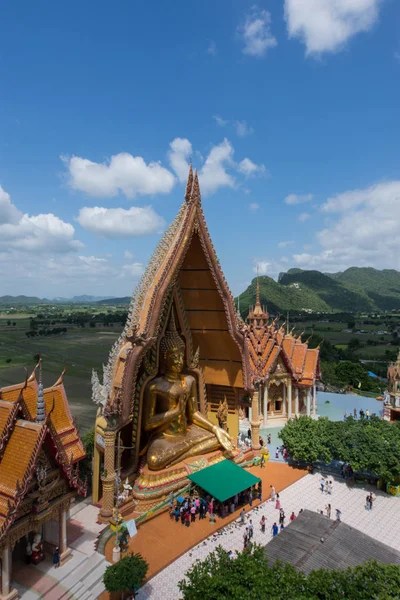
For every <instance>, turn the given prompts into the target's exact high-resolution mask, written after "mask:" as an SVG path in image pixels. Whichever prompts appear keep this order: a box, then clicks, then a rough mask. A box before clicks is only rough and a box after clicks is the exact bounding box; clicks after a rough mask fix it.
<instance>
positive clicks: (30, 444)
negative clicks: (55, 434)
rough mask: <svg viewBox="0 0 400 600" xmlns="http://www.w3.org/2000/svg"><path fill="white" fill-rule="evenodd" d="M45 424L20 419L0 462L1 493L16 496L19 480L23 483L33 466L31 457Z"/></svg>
mask: <svg viewBox="0 0 400 600" xmlns="http://www.w3.org/2000/svg"><path fill="white" fill-rule="evenodd" d="M42 427H43V425H41V424H39V423H31V422H29V421H23V420H21V419H20V420H18V421H17V422H16V423H15V427H14V430H13V432H12V434H11V436H10V439H9V440H8V443H7V445H6V448H5V450H4V454H3V457H2V460H1V462H0V493H2V494H4V495H6V496H11V497H12V498H14V497H15V495H16V491H17V481H19V483H20V484H22V483H23V481H24V480H25V478H26V477H27V475H28V473H29V470H30V468H31V459H32V457H33V455H34V452H35V449H36V444H37V442H38V440H39V437H40V433H41V432H42Z"/></svg>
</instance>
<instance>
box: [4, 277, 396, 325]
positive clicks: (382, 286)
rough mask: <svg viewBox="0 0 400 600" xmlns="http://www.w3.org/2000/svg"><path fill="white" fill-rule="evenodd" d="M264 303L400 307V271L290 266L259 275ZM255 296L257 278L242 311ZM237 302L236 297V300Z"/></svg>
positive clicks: (285, 307) (26, 301)
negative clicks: (328, 270) (327, 270)
mask: <svg viewBox="0 0 400 600" xmlns="http://www.w3.org/2000/svg"><path fill="white" fill-rule="evenodd" d="M259 282H260V293H261V302H262V303H263V304H266V305H267V307H268V310H270V311H271V312H285V311H310V312H371V311H382V310H394V309H400V272H399V271H395V270H394V269H384V270H383V271H378V270H377V269H373V268H371V267H368V268H359V267H351V268H350V269H347V270H346V271H343V272H340V273H321V272H320V271H303V270H302V269H290V270H289V271H288V272H287V273H281V274H280V275H279V278H278V281H275V280H274V279H271V278H270V277H266V276H262V277H259ZM255 297H256V279H253V281H252V282H251V284H250V285H249V287H248V288H247V290H245V291H244V292H243V293H242V294H240V310H241V313H242V315H243V316H245V315H247V311H248V308H249V306H250V305H253V304H254V302H255ZM130 301H131V298H130V297H129V296H125V297H123V298H110V297H106V296H103V297H101V296H100V297H99V296H86V295H82V296H74V297H73V298H53V299H52V300H48V299H46V298H44V299H41V298H36V297H29V296H1V297H0V306H1V305H2V306H4V305H8V306H23V305H25V306H32V305H37V304H55V303H60V304H68V303H82V304H89V303H96V304H101V305H107V304H112V305H121V306H122V305H127V304H129V303H130ZM236 302H237V299H236Z"/></svg>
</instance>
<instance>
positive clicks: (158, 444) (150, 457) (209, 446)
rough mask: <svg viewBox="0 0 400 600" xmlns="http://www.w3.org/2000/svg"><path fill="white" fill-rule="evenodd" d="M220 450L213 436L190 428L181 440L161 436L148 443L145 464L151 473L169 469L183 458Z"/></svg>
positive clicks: (207, 432) (197, 428) (194, 427)
mask: <svg viewBox="0 0 400 600" xmlns="http://www.w3.org/2000/svg"><path fill="white" fill-rule="evenodd" d="M218 448H220V444H219V442H218V440H217V438H216V437H215V435H214V434H213V433H211V432H209V431H205V430H204V429H200V428H199V427H196V426H192V427H191V428H190V429H189V430H188V431H187V434H186V435H185V436H184V437H183V438H182V437H181V436H179V438H175V439H174V438H173V437H170V436H169V437H168V438H166V437H165V436H161V437H159V438H157V439H155V440H153V441H152V442H150V445H149V449H148V451H147V464H148V466H149V469H151V470H152V471H158V470H160V469H165V468H166V467H170V466H172V465H174V464H176V463H178V462H180V461H181V460H183V459H184V458H188V457H190V456H197V455H198V454H206V453H207V452H212V451H213V450H217V449H218Z"/></svg>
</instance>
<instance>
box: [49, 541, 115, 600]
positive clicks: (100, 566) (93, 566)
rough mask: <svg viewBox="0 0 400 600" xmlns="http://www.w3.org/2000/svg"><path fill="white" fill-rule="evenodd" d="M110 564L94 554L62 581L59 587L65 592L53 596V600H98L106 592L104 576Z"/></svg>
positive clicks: (97, 554)
mask: <svg viewBox="0 0 400 600" xmlns="http://www.w3.org/2000/svg"><path fill="white" fill-rule="evenodd" d="M107 566H108V563H107V561H106V559H105V557H104V556H103V555H102V554H99V553H98V552H95V553H94V554H92V556H89V557H88V558H86V560H84V562H83V563H81V564H80V566H79V567H78V568H73V569H72V570H71V571H70V572H69V574H68V575H66V577H64V578H63V579H61V581H60V582H59V584H58V585H59V587H62V588H64V590H65V592H64V593H61V594H60V595H53V594H52V599H53V600H96V599H97V598H98V597H99V596H100V594H102V593H103V592H104V591H105V587H104V584H103V575H104V571H105V570H106V567H107Z"/></svg>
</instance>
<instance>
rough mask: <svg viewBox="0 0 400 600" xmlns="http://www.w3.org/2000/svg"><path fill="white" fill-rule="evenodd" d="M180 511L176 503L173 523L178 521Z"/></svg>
mask: <svg viewBox="0 0 400 600" xmlns="http://www.w3.org/2000/svg"><path fill="white" fill-rule="evenodd" d="M180 513H181V511H180V510H179V506H178V505H176V506H175V510H174V517H175V523H177V522H178V521H179V515H180Z"/></svg>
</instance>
